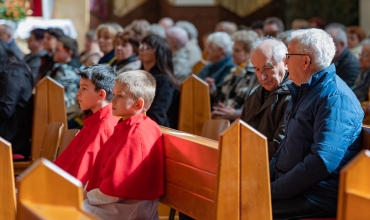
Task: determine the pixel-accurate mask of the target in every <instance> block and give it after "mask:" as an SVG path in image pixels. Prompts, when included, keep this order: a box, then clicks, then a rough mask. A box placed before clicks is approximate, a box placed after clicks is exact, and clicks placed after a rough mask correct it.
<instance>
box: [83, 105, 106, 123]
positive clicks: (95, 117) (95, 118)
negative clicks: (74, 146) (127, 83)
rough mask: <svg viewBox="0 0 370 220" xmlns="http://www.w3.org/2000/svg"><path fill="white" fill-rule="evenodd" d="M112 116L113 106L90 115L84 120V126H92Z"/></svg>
mask: <svg viewBox="0 0 370 220" xmlns="http://www.w3.org/2000/svg"><path fill="white" fill-rule="evenodd" d="M111 115H112V104H111V103H109V104H108V105H106V106H104V107H103V108H101V109H99V110H98V111H97V112H95V113H90V114H89V115H88V116H87V117H86V118H85V119H84V120H83V122H84V125H86V126H92V125H95V124H97V123H99V122H100V121H102V120H103V119H105V118H107V117H109V116H111Z"/></svg>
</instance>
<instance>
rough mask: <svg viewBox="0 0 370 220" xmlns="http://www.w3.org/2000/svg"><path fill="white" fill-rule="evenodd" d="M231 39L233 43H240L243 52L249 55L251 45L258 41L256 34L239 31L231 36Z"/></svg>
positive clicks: (250, 31)
mask: <svg viewBox="0 0 370 220" xmlns="http://www.w3.org/2000/svg"><path fill="white" fill-rule="evenodd" d="M231 39H232V40H233V41H234V42H241V43H242V44H243V47H244V50H245V51H246V52H248V53H249V52H250V51H251V49H252V45H253V43H254V42H255V41H256V40H257V39H258V34H257V33H256V32H255V31H252V30H240V31H236V32H235V33H234V34H233V35H231Z"/></svg>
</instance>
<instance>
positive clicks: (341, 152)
mask: <svg viewBox="0 0 370 220" xmlns="http://www.w3.org/2000/svg"><path fill="white" fill-rule="evenodd" d="M289 89H290V90H291V94H292V99H291V102H290V103H289V105H288V107H287V109H286V111H285V116H284V117H285V121H284V123H285V131H286V135H285V138H284V140H282V142H281V144H280V147H279V150H278V151H277V153H276V154H275V155H274V157H273V159H272V160H271V164H270V166H271V171H272V172H271V181H272V182H271V193H272V199H273V200H283V199H289V198H292V197H294V196H297V195H303V196H304V197H306V198H307V199H308V200H310V201H311V202H312V203H313V204H315V205H317V206H319V207H320V208H322V209H324V210H325V211H327V212H328V213H332V214H333V215H335V213H336V208H337V197H338V195H337V194H338V183H339V171H340V169H341V168H342V167H343V166H344V165H345V164H346V163H347V162H348V161H349V160H351V159H352V158H353V157H354V156H355V155H356V154H357V153H358V152H359V151H360V150H361V138H360V133H361V127H362V119H363V116H364V115H363V111H362V109H361V105H360V103H359V101H358V100H357V98H356V96H355V95H354V93H353V92H352V91H351V89H350V88H349V87H348V86H347V85H346V83H345V82H343V80H341V79H340V78H339V77H338V76H337V75H336V74H335V66H334V65H330V66H328V67H327V68H325V69H323V70H321V71H319V72H317V73H315V74H314V75H312V76H311V78H310V80H309V82H308V83H304V84H302V85H301V87H298V86H296V85H293V84H292V85H290V87H289Z"/></svg>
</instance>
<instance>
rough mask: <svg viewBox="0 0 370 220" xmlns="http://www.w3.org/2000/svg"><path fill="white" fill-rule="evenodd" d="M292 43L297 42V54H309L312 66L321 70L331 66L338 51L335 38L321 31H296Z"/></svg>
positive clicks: (314, 29) (313, 29) (312, 29)
mask: <svg viewBox="0 0 370 220" xmlns="http://www.w3.org/2000/svg"><path fill="white" fill-rule="evenodd" d="M292 41H295V42H296V49H297V51H296V52H297V53H304V54H308V55H309V56H310V59H311V62H312V64H314V65H316V66H317V67H319V68H320V69H323V68H325V67H327V66H329V65H330V63H331V61H332V60H333V57H334V54H335V50H336V48H335V45H334V41H333V38H332V37H331V36H330V35H329V34H328V33H326V32H325V31H323V30H321V29H316V28H311V29H303V30H297V31H294V32H293V33H292Z"/></svg>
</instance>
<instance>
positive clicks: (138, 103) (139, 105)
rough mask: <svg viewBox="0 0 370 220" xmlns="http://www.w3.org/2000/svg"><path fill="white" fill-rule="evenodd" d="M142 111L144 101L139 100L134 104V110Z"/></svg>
mask: <svg viewBox="0 0 370 220" xmlns="http://www.w3.org/2000/svg"><path fill="white" fill-rule="evenodd" d="M141 109H144V99H142V98H139V99H138V100H137V102H136V110H141Z"/></svg>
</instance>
